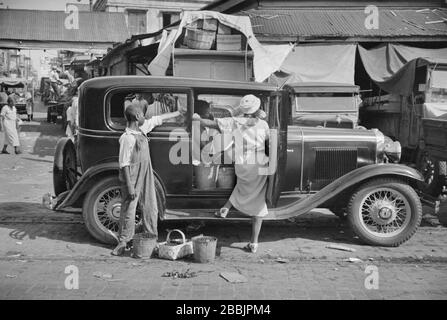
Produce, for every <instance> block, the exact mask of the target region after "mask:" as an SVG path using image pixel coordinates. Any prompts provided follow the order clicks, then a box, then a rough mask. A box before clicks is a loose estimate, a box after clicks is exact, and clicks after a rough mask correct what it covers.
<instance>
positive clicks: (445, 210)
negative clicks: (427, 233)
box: [438, 199, 447, 227]
mask: <svg viewBox="0 0 447 320" xmlns="http://www.w3.org/2000/svg"><path fill="white" fill-rule="evenodd" d="M438 220H439V223H440V224H441V225H442V226H443V227H447V199H443V200H441V203H440V205H439V212H438Z"/></svg>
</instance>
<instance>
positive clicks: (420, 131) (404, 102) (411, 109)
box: [360, 59, 447, 197]
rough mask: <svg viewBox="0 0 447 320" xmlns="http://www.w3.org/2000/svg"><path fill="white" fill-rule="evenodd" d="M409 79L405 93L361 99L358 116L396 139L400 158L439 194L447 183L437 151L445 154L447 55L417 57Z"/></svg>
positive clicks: (364, 123) (429, 187)
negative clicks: (411, 87)
mask: <svg viewBox="0 0 447 320" xmlns="http://www.w3.org/2000/svg"><path fill="white" fill-rule="evenodd" d="M404 80H405V81H408V78H407V79H402V81H404ZM410 80H411V81H413V83H414V84H413V90H412V92H411V94H410V95H408V96H403V95H399V94H395V93H384V94H381V93H379V94H378V95H376V96H373V97H368V98H365V99H363V103H362V106H361V108H360V119H361V121H362V124H363V125H364V126H366V127H368V128H378V129H379V130H381V131H382V132H383V133H384V134H385V135H386V136H389V137H391V138H392V139H393V140H397V141H399V142H400V143H401V145H402V162H405V163H408V164H411V165H413V166H415V167H417V168H418V169H419V171H421V172H422V173H423V175H424V179H425V182H426V183H427V184H426V187H425V192H426V193H428V194H430V195H432V196H434V197H438V196H439V195H440V194H441V193H442V192H443V188H444V187H445V185H446V162H445V160H446V159H445V156H443V157H440V155H441V154H442V152H444V155H445V152H446V149H445V143H446V138H447V135H445V130H446V127H445V124H444V123H445V121H444V120H440V118H441V117H444V118H445V117H446V115H447V59H438V60H431V59H430V60H427V59H419V60H418V62H417V64H416V68H415V72H414V79H410ZM443 134H444V135H443ZM442 135H443V136H442ZM441 137H443V139H444V140H442V139H441ZM434 147H436V148H434ZM443 148H444V149H443ZM434 150H438V151H436V153H435V152H434ZM439 150H443V151H439Z"/></svg>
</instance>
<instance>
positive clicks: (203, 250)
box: [192, 236, 217, 263]
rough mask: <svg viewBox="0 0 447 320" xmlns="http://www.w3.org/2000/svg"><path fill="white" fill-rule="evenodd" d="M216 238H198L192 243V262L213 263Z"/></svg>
mask: <svg viewBox="0 0 447 320" xmlns="http://www.w3.org/2000/svg"><path fill="white" fill-rule="evenodd" d="M216 244H217V238H216V237H207V236H203V237H198V238H194V239H193V241H192V247H193V252H194V260H195V261H196V262H200V263H207V262H214V258H215V257H216Z"/></svg>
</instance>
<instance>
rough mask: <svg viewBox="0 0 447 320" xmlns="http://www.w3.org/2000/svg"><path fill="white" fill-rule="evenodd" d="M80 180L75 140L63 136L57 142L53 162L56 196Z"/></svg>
mask: <svg viewBox="0 0 447 320" xmlns="http://www.w3.org/2000/svg"><path fill="white" fill-rule="evenodd" d="M77 181H78V173H77V162H76V150H75V146H74V143H73V141H71V139H69V138H61V139H59V141H58V142H57V145H56V151H55V154H54V162H53V185H54V193H55V194H56V196H58V195H59V194H61V193H62V192H65V191H67V190H71V189H72V188H73V187H74V185H75V184H76V182H77Z"/></svg>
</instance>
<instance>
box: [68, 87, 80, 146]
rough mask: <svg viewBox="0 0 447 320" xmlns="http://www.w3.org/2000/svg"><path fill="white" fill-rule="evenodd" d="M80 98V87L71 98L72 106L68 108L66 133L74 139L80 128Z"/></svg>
mask: <svg viewBox="0 0 447 320" xmlns="http://www.w3.org/2000/svg"><path fill="white" fill-rule="evenodd" d="M78 99H79V87H78V89H76V91H75V94H74V96H73V98H72V100H71V106H70V107H68V109H67V128H66V129H65V133H66V134H67V137H69V138H70V139H71V140H73V141H74V139H75V135H76V133H77V130H78Z"/></svg>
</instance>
